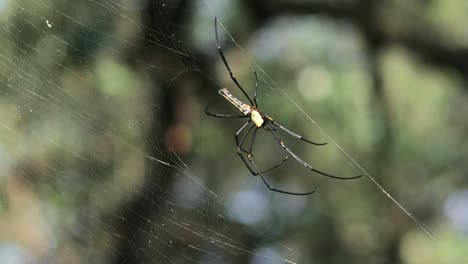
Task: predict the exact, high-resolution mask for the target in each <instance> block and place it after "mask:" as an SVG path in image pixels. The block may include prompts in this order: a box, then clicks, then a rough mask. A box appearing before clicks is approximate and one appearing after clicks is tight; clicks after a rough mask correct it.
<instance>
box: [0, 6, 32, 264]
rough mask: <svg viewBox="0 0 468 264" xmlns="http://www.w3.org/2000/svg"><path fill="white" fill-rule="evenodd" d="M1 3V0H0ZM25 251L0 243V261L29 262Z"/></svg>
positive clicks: (11, 263) (15, 246)
mask: <svg viewBox="0 0 468 264" xmlns="http://www.w3.org/2000/svg"><path fill="white" fill-rule="evenodd" d="M0 4H1V0H0ZM27 260H28V256H27V255H26V252H25V251H24V250H23V249H22V248H21V247H18V246H17V245H16V244H13V243H12V244H7V243H2V244H0V263H10V264H16V263H18V264H20V263H29V261H27Z"/></svg>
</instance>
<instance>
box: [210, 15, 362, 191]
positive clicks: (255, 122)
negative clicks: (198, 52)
mask: <svg viewBox="0 0 468 264" xmlns="http://www.w3.org/2000/svg"><path fill="white" fill-rule="evenodd" d="M214 22H215V23H214V24H215V36H216V44H217V49H218V53H219V56H220V57H221V59H222V60H223V63H224V66H225V67H226V69H227V71H228V72H229V76H230V77H231V80H232V81H233V82H234V84H235V85H236V86H237V88H239V90H240V91H241V92H242V93H243V94H244V95H245V97H246V98H247V100H248V101H249V103H250V104H247V103H244V102H242V101H241V100H239V99H237V98H236V97H234V96H233V95H232V94H231V93H230V92H229V91H228V89H226V88H223V89H220V90H219V91H218V92H219V94H221V95H222V96H223V97H224V98H225V99H226V100H227V101H229V102H230V103H231V104H232V105H233V106H235V107H236V108H237V109H238V110H239V111H240V112H241V114H240V115H230V114H217V113H212V112H210V111H209V110H208V106H207V107H206V109H205V113H206V114H207V115H209V116H213V117H216V118H248V121H247V122H246V123H245V124H244V125H242V127H241V128H240V129H239V130H238V131H237V132H236V134H235V140H236V145H237V154H238V155H239V157H240V158H241V160H242V162H243V163H244V164H245V166H246V167H247V169H248V170H249V171H250V173H252V175H253V176H260V178H261V179H262V181H263V183H264V184H265V185H266V186H267V187H268V189H270V190H271V191H274V192H279V193H284V194H290V195H309V194H312V193H314V192H315V190H312V191H309V192H302V193H299V192H290V191H284V190H281V189H277V188H275V187H273V186H272V185H271V184H270V182H269V181H268V180H267V179H266V178H265V176H264V174H265V173H267V172H269V171H272V170H274V169H276V168H278V167H279V166H281V165H282V164H283V163H284V162H286V160H287V159H288V158H289V155H291V156H292V157H293V158H294V159H295V160H296V161H297V162H299V163H300V164H302V165H303V166H304V167H306V168H307V169H309V170H311V171H313V172H315V173H318V174H320V175H323V176H326V177H330V178H334V179H340V180H351V179H356V178H359V177H361V176H362V175H358V176H353V177H338V176H334V175H331V174H328V173H325V172H323V171H320V170H318V169H315V168H313V167H312V166H311V165H309V164H308V163H307V162H305V161H304V160H302V159H301V158H300V157H299V156H298V155H297V154H295V153H294V152H292V151H291V150H290V149H289V148H288V147H287V146H286V145H285V144H284V142H283V140H282V139H281V138H280V137H279V136H278V133H277V132H276V131H277V130H282V131H284V132H286V133H287V134H289V135H290V136H292V137H294V138H296V139H298V140H301V141H303V142H306V143H309V144H312V145H317V146H323V145H326V144H327V143H317V142H313V141H310V140H308V139H305V138H304V137H303V136H301V135H299V134H297V133H295V132H293V131H291V130H289V129H287V128H286V127H284V126H282V125H280V124H279V123H278V122H276V121H275V120H274V119H273V118H272V117H270V116H269V115H267V114H265V113H263V112H262V111H260V108H259V106H258V102H257V91H258V86H259V82H258V76H257V72H254V75H255V80H256V83H255V92H254V95H253V98H250V96H249V95H248V94H247V93H246V92H245V90H244V88H242V86H241V85H240V83H239V82H238V81H237V79H236V77H235V76H234V74H233V73H232V71H231V68H230V67H229V64H228V62H227V60H226V57H225V56H224V53H223V50H222V49H221V44H220V42H219V37H218V26H217V24H218V23H217V18H216V17H215V21H214ZM245 129H247V132H246V133H245V134H244V135H243V136H242V137H240V134H241V133H242V131H244V130H245ZM259 129H264V130H266V131H269V132H271V134H272V135H273V137H274V139H275V141H276V142H277V143H278V144H279V146H280V147H281V148H283V149H284V150H285V151H286V152H287V153H288V154H289V155H286V156H285V157H284V158H283V160H282V161H281V162H279V163H278V164H276V165H275V166H272V167H271V168H269V169H267V170H264V171H260V170H259V169H258V167H257V164H256V163H255V161H254V159H253V154H252V151H253V145H254V142H255V137H256V134H257V131H258V130H259ZM252 131H253V132H252ZM250 133H253V135H252V137H251V142H250V144H249V145H248V148H247V149H246V148H245V147H244V146H243V145H244V142H245V140H246V138H247V136H248V135H249V134H250ZM244 155H246V157H245V156H244ZM249 163H250V165H249Z"/></svg>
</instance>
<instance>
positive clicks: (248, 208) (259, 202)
mask: <svg viewBox="0 0 468 264" xmlns="http://www.w3.org/2000/svg"><path fill="white" fill-rule="evenodd" d="M267 206H268V202H267V200H266V198H265V197H264V196H263V195H260V194H259V193H257V192H254V191H241V192H237V193H236V194H234V195H233V197H231V198H230V199H229V200H228V201H227V203H226V205H225V207H226V210H227V214H228V216H229V217H230V218H231V219H233V220H235V221H237V222H239V223H242V224H246V225H254V224H258V223H260V222H262V221H265V220H266V219H267V218H268V217H270V215H271V212H270V210H269V209H268V207H267Z"/></svg>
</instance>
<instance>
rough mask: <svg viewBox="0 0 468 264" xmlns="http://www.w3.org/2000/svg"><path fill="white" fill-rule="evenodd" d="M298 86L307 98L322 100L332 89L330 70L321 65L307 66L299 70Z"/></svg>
mask: <svg viewBox="0 0 468 264" xmlns="http://www.w3.org/2000/svg"><path fill="white" fill-rule="evenodd" d="M297 88H298V89H299V92H300V93H301V94H302V95H303V96H304V97H306V98H307V99H309V100H314V101H318V100H321V99H323V98H324V97H326V96H328V95H329V94H330V92H331V89H332V78H331V76H330V72H328V71H327V70H326V69H325V68H323V67H320V66H307V67H305V68H303V69H302V71H300V72H299V76H298V78H297Z"/></svg>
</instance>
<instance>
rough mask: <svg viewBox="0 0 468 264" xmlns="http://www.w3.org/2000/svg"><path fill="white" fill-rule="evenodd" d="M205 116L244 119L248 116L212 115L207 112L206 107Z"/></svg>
mask: <svg viewBox="0 0 468 264" xmlns="http://www.w3.org/2000/svg"><path fill="white" fill-rule="evenodd" d="M205 114H207V115H209V116H213V117H217V118H246V117H249V116H246V115H227V114H217V113H212V112H210V111H209V110H208V106H207V107H206V108H205Z"/></svg>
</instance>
